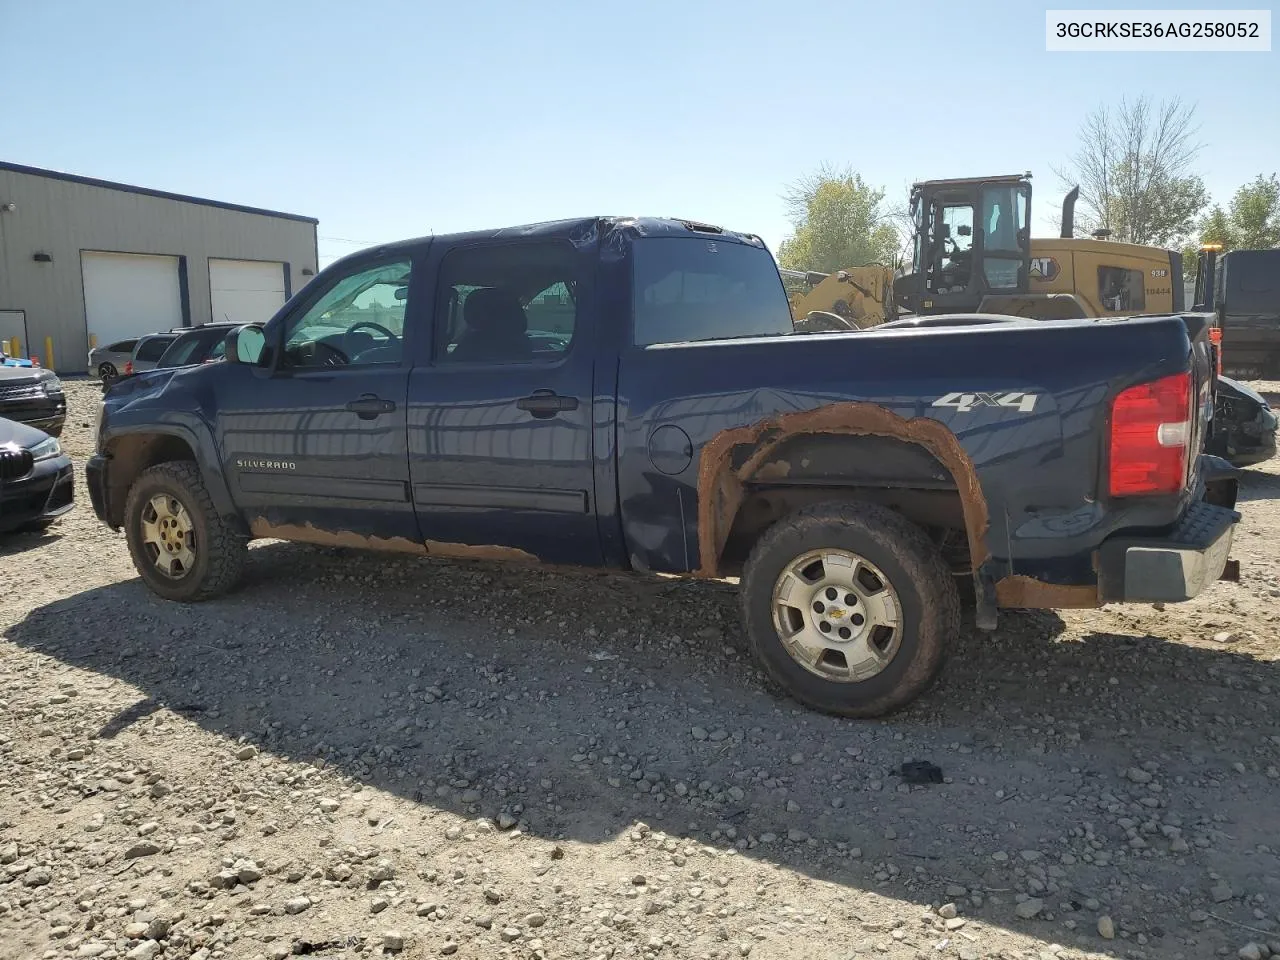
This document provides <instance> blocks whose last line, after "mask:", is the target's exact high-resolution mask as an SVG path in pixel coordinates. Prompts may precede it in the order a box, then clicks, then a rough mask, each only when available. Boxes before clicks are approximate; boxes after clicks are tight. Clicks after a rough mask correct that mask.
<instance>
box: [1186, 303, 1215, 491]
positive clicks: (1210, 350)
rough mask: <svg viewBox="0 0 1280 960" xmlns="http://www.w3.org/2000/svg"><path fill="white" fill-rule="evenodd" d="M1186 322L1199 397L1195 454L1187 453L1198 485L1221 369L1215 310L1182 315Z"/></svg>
mask: <svg viewBox="0 0 1280 960" xmlns="http://www.w3.org/2000/svg"><path fill="white" fill-rule="evenodd" d="M1182 322H1183V323H1184V324H1186V327H1187V336H1188V337H1189V338H1190V340H1191V390H1192V396H1194V397H1195V398H1196V410H1197V412H1198V416H1196V417H1195V418H1194V422H1193V423H1192V424H1191V431H1192V433H1191V455H1190V456H1189V457H1187V471H1188V474H1187V483H1188V486H1191V487H1194V486H1195V483H1196V478H1197V477H1198V476H1199V459H1200V454H1201V453H1202V452H1203V451H1204V447H1205V443H1206V442H1207V441H1208V439H1209V434H1210V432H1211V431H1212V429H1213V403H1214V396H1215V393H1216V390H1217V382H1218V370H1217V359H1216V355H1215V353H1214V347H1213V344H1212V343H1211V342H1210V340H1209V329H1210V327H1211V326H1212V322H1213V316H1212V314H1208V313H1186V314H1183V315H1182Z"/></svg>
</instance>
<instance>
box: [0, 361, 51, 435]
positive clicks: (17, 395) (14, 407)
mask: <svg viewBox="0 0 1280 960" xmlns="http://www.w3.org/2000/svg"><path fill="white" fill-rule="evenodd" d="M0 417H7V418H9V419H10V420H17V421H18V422H19V423H25V424H27V425H28V426H32V427H36V428H37V429H40V430H43V431H45V432H46V433H48V434H50V435H51V436H55V437H56V436H58V435H59V434H61V433H62V425H63V424H64V423H65V422H66V419H67V398H66V396H65V394H64V393H63V389H62V381H61V380H59V379H58V375H57V374H56V373H54V372H53V371H52V370H46V369H44V368H42V367H34V366H28V367H19V366H12V367H10V366H0Z"/></svg>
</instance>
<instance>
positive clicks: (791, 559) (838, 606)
mask: <svg viewBox="0 0 1280 960" xmlns="http://www.w3.org/2000/svg"><path fill="white" fill-rule="evenodd" d="M742 582H743V609H744V613H745V617H746V624H747V635H748V639H749V641H750V644H751V648H752V651H753V653H754V654H755V655H756V657H757V658H758V659H759V661H760V663H761V664H762V665H763V667H764V669H765V670H766V671H767V672H768V674H769V675H770V676H771V677H772V678H773V679H774V680H775V681H777V682H778V683H779V684H781V685H782V686H783V687H784V688H785V689H786V690H787V692H788V693H790V694H791V695H792V696H793V697H795V698H796V699H797V700H799V701H800V702H802V703H804V704H806V705H807V706H810V707H814V708H815V709H818V710H822V711H825V712H828V713H834V714H839V715H841V716H848V717H874V716H880V715H882V714H886V713H889V712H891V711H893V710H895V709H897V708H899V707H901V706H903V705H904V704H906V703H908V702H910V701H911V700H913V699H915V698H916V697H917V696H919V695H920V694H921V693H922V692H923V691H924V690H925V689H926V688H927V687H928V686H929V684H930V683H931V682H932V681H933V679H934V677H935V676H936V675H937V672H938V669H939V668H940V667H941V665H942V661H943V655H944V653H945V650H946V648H947V646H948V645H949V644H950V643H951V642H953V641H954V639H955V637H956V635H957V634H958V632H959V622H960V614H959V608H960V607H959V597H958V595H957V591H956V585H955V582H954V580H953V578H952V576H951V573H950V571H949V570H948V569H947V566H946V564H945V563H944V562H943V560H942V557H941V555H940V554H939V553H938V550H937V548H936V547H935V546H934V545H933V543H931V542H930V540H929V538H928V537H927V536H926V535H925V533H924V531H923V530H921V529H920V528H919V527H917V526H915V525H914V524H912V523H910V522H909V521H907V520H905V519H903V518H902V517H901V516H899V515H898V514H896V513H894V512H892V511H891V510H887V509H885V508H883V507H880V506H877V505H874V504H866V503H826V504H818V505H815V506H812V507H808V508H806V509H804V510H800V511H798V512H796V513H795V514H792V515H791V516H790V517H788V518H786V519H783V520H781V521H779V522H778V523H776V524H775V525H774V526H773V527H771V528H770V529H769V530H768V531H766V533H765V535H764V536H763V537H761V539H760V541H759V542H758V543H757V544H756V546H755V549H754V550H752V552H751V556H750V558H749V559H748V561H747V566H746V570H745V575H744V577H743V581H742Z"/></svg>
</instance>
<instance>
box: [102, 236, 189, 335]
mask: <svg viewBox="0 0 1280 960" xmlns="http://www.w3.org/2000/svg"><path fill="white" fill-rule="evenodd" d="M80 266H81V271H82V273H83V276H84V313H85V320H86V321H87V323H88V326H89V335H90V336H93V337H97V342H98V343H100V344H107V343H112V342H114V341H116V340H124V339H127V338H129V337H137V336H140V335H141V334H144V333H155V332H156V331H159V330H168V329H170V328H171V327H180V326H182V290H181V287H180V285H179V283H178V258H177V257H149V256H142V255H139V254H134V253H88V252H86V253H82V254H81V255H80Z"/></svg>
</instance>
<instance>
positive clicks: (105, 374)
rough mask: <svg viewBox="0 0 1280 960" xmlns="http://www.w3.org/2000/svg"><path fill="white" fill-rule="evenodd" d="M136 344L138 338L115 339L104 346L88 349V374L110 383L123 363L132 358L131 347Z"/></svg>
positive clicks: (122, 367) (118, 373) (117, 374)
mask: <svg viewBox="0 0 1280 960" xmlns="http://www.w3.org/2000/svg"><path fill="white" fill-rule="evenodd" d="M137 345H138V338H137V337H134V338H133V339H131V340H117V341H116V342H115V343H109V344H107V345H106V346H105V347H94V348H93V349H92V350H90V351H89V375H90V376H96V377H98V378H99V379H100V380H101V381H102V382H103V383H110V382H111V381H112V380H114V379H116V377H118V376H120V371H121V370H123V369H124V367H125V364H126V363H128V362H129V361H130V360H131V359H132V358H133V349H134V347H136V346H137Z"/></svg>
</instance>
